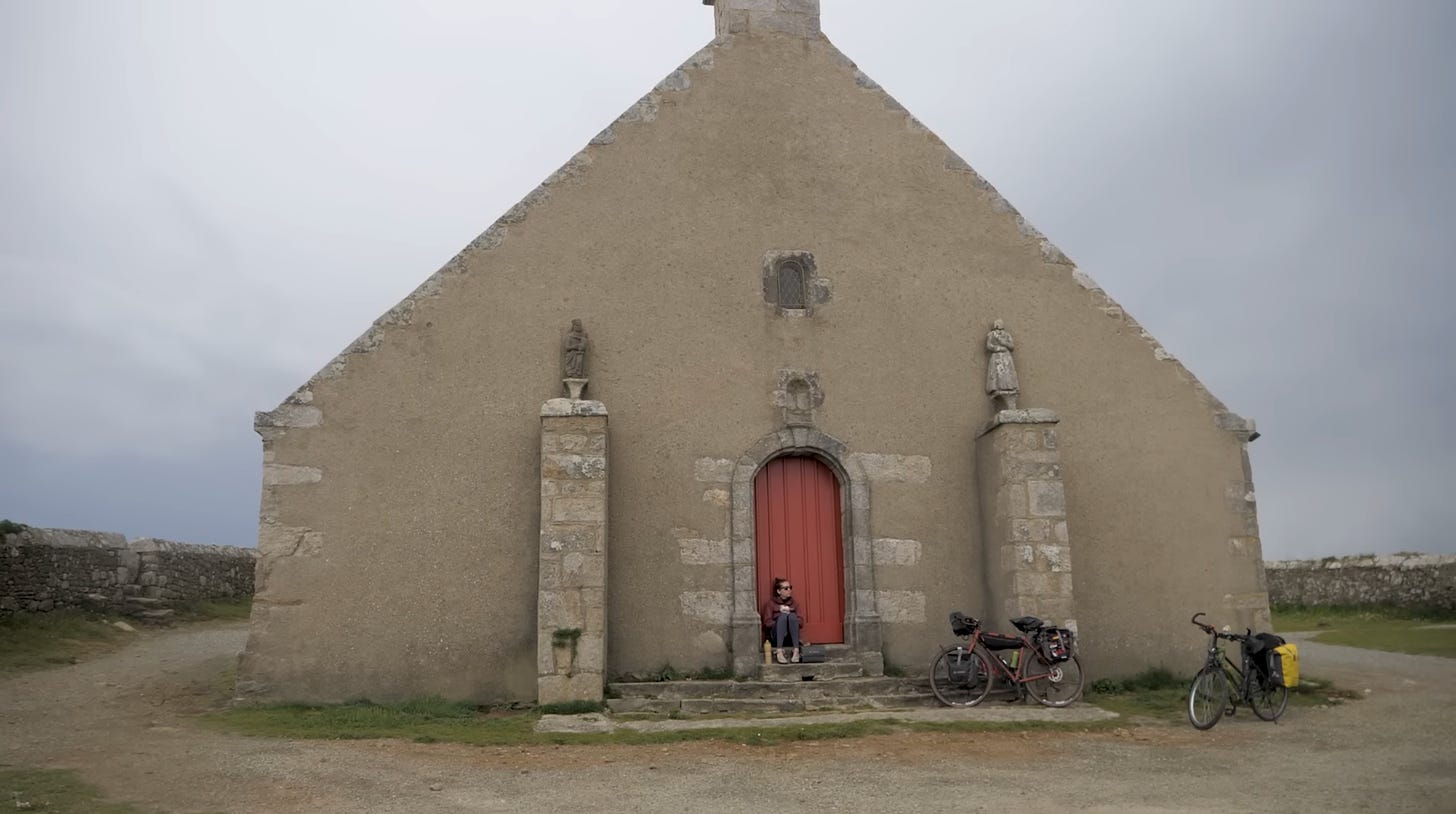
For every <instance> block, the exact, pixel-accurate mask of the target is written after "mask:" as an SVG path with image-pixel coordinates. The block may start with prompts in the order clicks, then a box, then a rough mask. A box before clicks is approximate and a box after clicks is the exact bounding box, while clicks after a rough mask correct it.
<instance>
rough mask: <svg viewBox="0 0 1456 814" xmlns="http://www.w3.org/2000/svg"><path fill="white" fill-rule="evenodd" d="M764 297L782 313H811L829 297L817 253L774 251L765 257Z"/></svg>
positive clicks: (806, 314)
mask: <svg viewBox="0 0 1456 814" xmlns="http://www.w3.org/2000/svg"><path fill="white" fill-rule="evenodd" d="M763 299H764V302H767V303H768V304H770V305H772V306H773V307H774V309H775V310H776V311H778V313H779V315H780V316H797V317H806V316H810V315H811V313H812V312H813V311H814V308H815V306H817V305H821V304H823V303H824V302H825V301H826V300H828V286H827V285H825V284H824V282H823V281H822V280H820V279H819V278H818V272H817V271H816V270H815V268H814V255H813V254H812V253H811V252H804V251H771V252H768V253H767V254H765V255H764V257H763Z"/></svg>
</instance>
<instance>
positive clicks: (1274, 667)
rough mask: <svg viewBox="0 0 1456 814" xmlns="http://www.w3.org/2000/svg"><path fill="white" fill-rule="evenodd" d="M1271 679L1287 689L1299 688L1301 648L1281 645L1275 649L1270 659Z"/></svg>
mask: <svg viewBox="0 0 1456 814" xmlns="http://www.w3.org/2000/svg"><path fill="white" fill-rule="evenodd" d="M1269 678H1270V680H1271V681H1273V682H1274V683H1275V684H1283V685H1284V686H1286V687H1298V686H1299V648H1298V647H1295V646H1294V645H1293V644H1281V645H1279V646H1278V647H1276V648H1274V652H1273V654H1271V656H1270V658H1269Z"/></svg>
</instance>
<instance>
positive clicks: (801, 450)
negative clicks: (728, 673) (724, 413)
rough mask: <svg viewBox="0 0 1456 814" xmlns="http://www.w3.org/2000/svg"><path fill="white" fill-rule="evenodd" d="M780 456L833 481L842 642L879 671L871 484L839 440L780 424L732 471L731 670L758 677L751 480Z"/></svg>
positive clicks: (868, 670) (869, 670)
mask: <svg viewBox="0 0 1456 814" xmlns="http://www.w3.org/2000/svg"><path fill="white" fill-rule="evenodd" d="M785 455H809V456H812V457H814V458H817V459H818V460H819V461H821V462H823V463H824V465H826V466H828V467H829V469H830V470H831V471H833V472H834V474H835V477H837V478H839V488H840V490H841V493H840V506H841V507H842V508H841V512H842V515H843V516H842V517H841V520H840V522H841V524H842V525H841V539H842V540H843V541H844V639H845V645H846V646H848V647H849V650H850V652H851V653H853V654H854V656H855V657H856V658H858V659H859V661H860V663H861V664H863V665H864V668H865V673H866V674H867V675H883V674H884V671H885V663H884V655H883V652H882V649H881V648H882V639H881V636H880V614H879V610H878V607H877V605H876V599H875V597H876V596H877V593H876V591H875V558H874V551H873V550H872V538H871V537H870V481H869V478H868V477H866V476H865V471H864V467H863V466H861V464H860V462H859V460H858V459H857V458H856V457H855V456H853V455H851V454H849V448H848V447H847V446H845V444H844V442H843V441H840V440H839V439H838V438H835V437H834V436H832V435H829V434H827V433H824V432H820V431H819V430H817V429H815V428H813V427H786V428H784V429H781V430H779V431H777V432H774V433H770V434H769V435H766V436H764V437H763V438H761V439H759V441H758V443H756V444H754V445H753V446H752V447H749V449H748V450H747V451H746V452H744V453H743V455H742V456H740V457H739V458H738V463H737V465H736V466H734V467H733V485H732V499H733V517H732V521H731V523H730V528H731V535H732V548H731V550H732V557H733V566H732V567H733V622H732V627H733V629H732V642H733V671H734V672H735V673H737V674H739V675H752V674H754V673H756V672H758V665H759V662H760V661H761V660H762V652H763V651H762V650H761V648H760V644H761V642H762V638H763V634H762V630H761V626H760V621H759V617H758V607H757V592H756V591H757V588H756V582H757V571H756V564H755V562H754V557H755V548H754V517H753V481H754V478H755V477H757V475H758V471H759V470H760V469H762V468H763V466H764V464H767V463H768V462H769V461H771V460H773V459H775V458H779V457H782V456H785Z"/></svg>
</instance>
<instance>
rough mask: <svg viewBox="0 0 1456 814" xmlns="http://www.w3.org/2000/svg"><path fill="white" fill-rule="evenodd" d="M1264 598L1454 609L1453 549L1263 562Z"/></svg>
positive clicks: (1455, 570)
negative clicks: (1446, 551)
mask: <svg viewBox="0 0 1456 814" xmlns="http://www.w3.org/2000/svg"><path fill="white" fill-rule="evenodd" d="M1264 573H1265V574H1266V575H1267V578H1268V582H1269V602H1270V603H1272V604H1281V605H1394V606H1397V607H1403V608H1418V609H1433V610H1444V611H1450V610H1456V555H1450V554H1392V555H1389V556H1383V557H1374V556H1368V557H1327V558H1325V559H1322V560H1280V561H1274V562H1266V563H1264Z"/></svg>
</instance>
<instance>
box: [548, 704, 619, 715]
mask: <svg viewBox="0 0 1456 814" xmlns="http://www.w3.org/2000/svg"><path fill="white" fill-rule="evenodd" d="M603 709H604V707H603V706H602V703H601V702H600V701H562V702H561V703H559V704H542V705H541V714H542V715H582V714H584V713H587V712H601V711H602V710H603Z"/></svg>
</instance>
